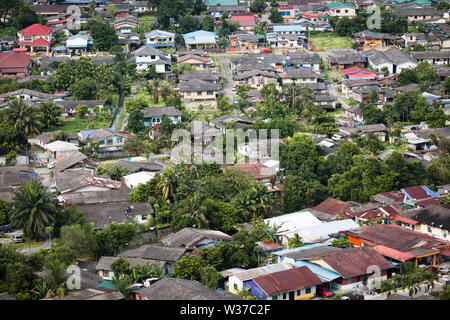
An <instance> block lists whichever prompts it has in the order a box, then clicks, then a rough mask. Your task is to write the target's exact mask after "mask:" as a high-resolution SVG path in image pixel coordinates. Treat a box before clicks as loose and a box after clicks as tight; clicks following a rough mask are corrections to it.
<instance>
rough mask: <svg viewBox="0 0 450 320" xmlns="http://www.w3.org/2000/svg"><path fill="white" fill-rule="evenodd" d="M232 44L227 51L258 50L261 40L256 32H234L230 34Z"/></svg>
mask: <svg viewBox="0 0 450 320" xmlns="http://www.w3.org/2000/svg"><path fill="white" fill-rule="evenodd" d="M228 39H229V41H230V45H229V46H228V48H227V52H230V53H231V52H242V51H245V52H247V53H252V52H256V51H257V50H258V49H259V45H260V41H259V38H258V36H257V35H256V34H255V33H254V32H249V31H247V32H246V33H244V32H242V31H241V32H234V33H232V34H230V35H229V36H228Z"/></svg>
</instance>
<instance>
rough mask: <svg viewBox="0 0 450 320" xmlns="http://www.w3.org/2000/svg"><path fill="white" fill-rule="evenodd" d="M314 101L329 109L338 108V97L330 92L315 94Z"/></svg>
mask: <svg viewBox="0 0 450 320" xmlns="http://www.w3.org/2000/svg"><path fill="white" fill-rule="evenodd" d="M313 103H314V104H316V105H318V106H320V107H321V108H323V109H325V110H327V111H333V110H335V109H336V105H337V98H336V97H335V96H332V95H331V94H329V93H320V94H315V95H314V98H313Z"/></svg>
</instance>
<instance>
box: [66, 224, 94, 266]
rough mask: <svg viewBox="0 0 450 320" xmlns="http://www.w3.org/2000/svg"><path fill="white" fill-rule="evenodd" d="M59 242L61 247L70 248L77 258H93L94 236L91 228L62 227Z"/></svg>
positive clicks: (85, 226)
mask: <svg viewBox="0 0 450 320" xmlns="http://www.w3.org/2000/svg"><path fill="white" fill-rule="evenodd" d="M60 241H61V244H62V245H65V246H68V247H70V248H72V249H73V250H74V251H75V254H76V256H77V257H79V258H92V257H94V256H95V251H96V241H95V236H94V233H93V230H92V227H91V226H90V225H88V224H84V225H79V224H75V225H70V226H64V227H62V228H61V235H60Z"/></svg>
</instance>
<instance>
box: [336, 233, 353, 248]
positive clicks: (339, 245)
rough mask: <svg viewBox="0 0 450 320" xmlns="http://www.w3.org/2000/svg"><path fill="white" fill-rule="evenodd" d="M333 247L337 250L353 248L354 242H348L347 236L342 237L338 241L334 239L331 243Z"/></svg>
mask: <svg viewBox="0 0 450 320" xmlns="http://www.w3.org/2000/svg"><path fill="white" fill-rule="evenodd" d="M331 246H333V247H336V248H352V247H353V242H351V241H350V240H348V236H347V235H346V234H344V235H342V236H340V237H339V238H338V239H333V241H332V242H331Z"/></svg>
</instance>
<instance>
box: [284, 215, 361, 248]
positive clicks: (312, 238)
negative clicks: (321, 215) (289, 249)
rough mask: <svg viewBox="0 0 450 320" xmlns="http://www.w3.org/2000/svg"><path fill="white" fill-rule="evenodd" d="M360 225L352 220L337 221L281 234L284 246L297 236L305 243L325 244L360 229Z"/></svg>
mask: <svg viewBox="0 0 450 320" xmlns="http://www.w3.org/2000/svg"><path fill="white" fill-rule="evenodd" d="M358 227H359V224H357V223H355V222H354V221H353V220H352V219H343V220H336V221H329V222H324V223H322V224H318V225H312V226H307V227H301V228H299V229H297V230H293V231H287V232H282V233H279V234H278V235H279V236H280V237H281V241H282V243H283V244H284V245H287V244H288V243H289V240H290V239H292V238H293V237H294V236H295V235H298V236H299V237H300V238H301V239H302V241H303V242H304V243H316V242H324V241H327V240H329V239H330V238H331V236H332V235H334V234H337V233H339V232H340V231H343V230H350V229H354V228H358Z"/></svg>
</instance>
